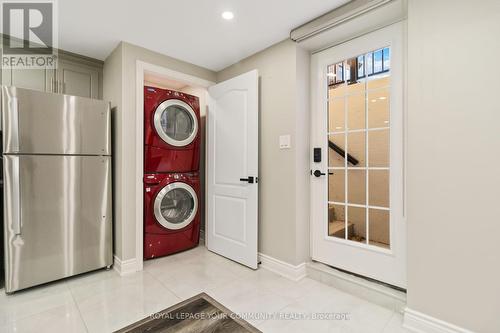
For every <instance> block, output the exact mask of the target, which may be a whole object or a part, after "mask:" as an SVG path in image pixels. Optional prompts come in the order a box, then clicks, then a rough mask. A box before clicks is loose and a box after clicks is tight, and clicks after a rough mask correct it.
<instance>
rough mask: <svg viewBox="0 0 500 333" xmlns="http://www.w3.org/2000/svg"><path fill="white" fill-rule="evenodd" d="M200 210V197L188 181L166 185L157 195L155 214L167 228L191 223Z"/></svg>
mask: <svg viewBox="0 0 500 333" xmlns="http://www.w3.org/2000/svg"><path fill="white" fill-rule="evenodd" d="M197 211H198V198H197V197H196V192H195V191H194V189H193V188H192V187H191V186H189V185H188V184H186V183H181V182H175V183H171V184H169V185H167V186H165V187H164V188H163V189H162V190H161V191H160V192H158V195H157V196H156V199H155V203H154V214H155V217H156V220H157V221H158V222H159V223H160V224H161V225H162V226H163V227H165V228H167V229H171V230H177V229H182V228H184V227H186V226H187V225H189V223H191V222H192V221H193V219H194V217H195V216H196V212H197Z"/></svg>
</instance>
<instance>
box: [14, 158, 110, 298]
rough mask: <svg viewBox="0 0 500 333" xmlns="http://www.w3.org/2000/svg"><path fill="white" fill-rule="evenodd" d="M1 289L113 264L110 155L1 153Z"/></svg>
mask: <svg viewBox="0 0 500 333" xmlns="http://www.w3.org/2000/svg"><path fill="white" fill-rule="evenodd" d="M4 174H5V185H4V186H5V191H4V193H5V194H4V203H5V205H4V207H5V211H4V217H5V218H4V235H5V250H6V253H5V259H6V262H5V264H6V267H5V291H6V292H13V291H16V290H19V289H24V288H27V287H31V286H34V285H38V284H41V283H45V282H49V281H53V280H57V279H61V278H64V277H67V276H71V275H75V274H79V273H83V272H87V271H91V270H95V269H98V268H101V267H104V266H109V265H111V264H112V260H113V259H112V209H111V157H109V156H101V157H99V156H55V155H52V156H46V155H4Z"/></svg>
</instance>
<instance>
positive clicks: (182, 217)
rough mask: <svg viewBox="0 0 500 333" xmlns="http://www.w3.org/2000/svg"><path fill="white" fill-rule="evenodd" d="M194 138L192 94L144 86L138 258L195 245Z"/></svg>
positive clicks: (196, 115) (196, 118)
mask: <svg viewBox="0 0 500 333" xmlns="http://www.w3.org/2000/svg"><path fill="white" fill-rule="evenodd" d="M200 140H201V139H200V105H199V100H198V97H196V96H191V95H188V94H185V93H182V92H178V91H173V90H166V89H160V88H155V87H148V86H145V87H144V259H152V258H156V257H161V256H165V255H169V254H172V253H176V252H179V251H183V250H187V249H190V248H192V247H195V246H197V245H198V242H199V236H200V209H199V208H200V176H199V167H200Z"/></svg>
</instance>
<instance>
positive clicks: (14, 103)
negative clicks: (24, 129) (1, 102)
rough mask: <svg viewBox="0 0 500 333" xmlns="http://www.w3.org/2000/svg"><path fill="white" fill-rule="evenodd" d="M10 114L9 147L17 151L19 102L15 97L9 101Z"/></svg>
mask: <svg viewBox="0 0 500 333" xmlns="http://www.w3.org/2000/svg"><path fill="white" fill-rule="evenodd" d="M10 112H11V115H12V120H11V124H12V128H11V129H10V130H11V131H12V136H11V139H10V140H11V141H10V146H11V148H12V150H13V151H15V152H18V151H19V101H18V99H17V97H12V98H11V100H10Z"/></svg>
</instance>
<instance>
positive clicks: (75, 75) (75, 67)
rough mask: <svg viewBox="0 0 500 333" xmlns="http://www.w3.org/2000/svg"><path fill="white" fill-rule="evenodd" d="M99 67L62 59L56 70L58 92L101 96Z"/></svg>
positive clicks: (94, 96) (90, 96) (83, 95)
mask: <svg viewBox="0 0 500 333" xmlns="http://www.w3.org/2000/svg"><path fill="white" fill-rule="evenodd" d="M100 76H102V68H101V73H99V69H98V68H95V67H91V66H88V65H85V64H80V63H76V62H71V61H67V60H60V61H59V63H58V66H57V70H56V78H57V80H56V81H57V92H58V93H61V94H68V95H76V96H82V97H88V98H96V99H98V98H101V96H100V93H99V89H100V88H101V87H100V86H101V84H100V82H99V77H100Z"/></svg>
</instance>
